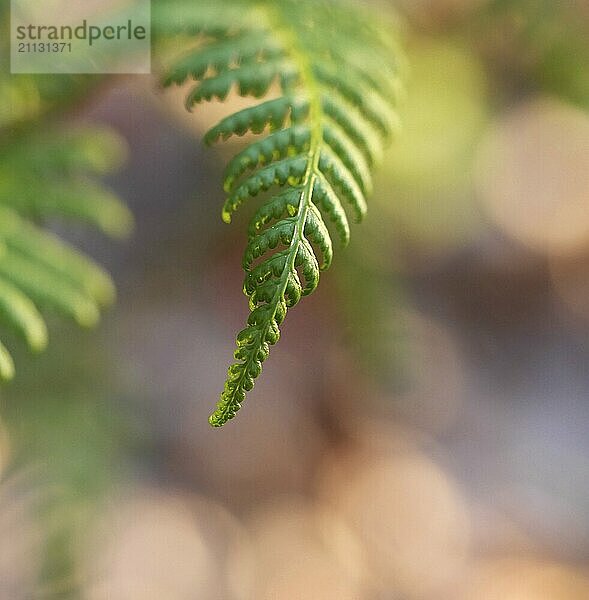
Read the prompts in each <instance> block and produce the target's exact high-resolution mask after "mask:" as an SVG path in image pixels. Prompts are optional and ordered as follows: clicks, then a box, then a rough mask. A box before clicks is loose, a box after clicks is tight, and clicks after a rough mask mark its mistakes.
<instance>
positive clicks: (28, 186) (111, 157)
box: [0, 129, 132, 378]
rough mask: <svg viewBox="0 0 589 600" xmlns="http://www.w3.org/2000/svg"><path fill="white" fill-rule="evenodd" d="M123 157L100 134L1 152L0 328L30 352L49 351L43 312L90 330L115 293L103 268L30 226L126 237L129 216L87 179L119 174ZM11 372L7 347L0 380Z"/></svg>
mask: <svg viewBox="0 0 589 600" xmlns="http://www.w3.org/2000/svg"><path fill="white" fill-rule="evenodd" d="M123 155H124V147H123V146H122V145H121V142H120V140H119V138H118V137H116V136H115V135H113V134H112V133H110V132H108V131H105V130H101V129H91V130H78V131H72V132H69V133H61V132H60V133H57V132H53V133H52V134H51V135H50V134H49V133H45V134H24V135H22V136H19V137H18V138H17V139H15V140H12V143H11V144H10V145H9V146H3V147H0V325H2V326H5V327H6V328H9V329H11V330H12V331H13V332H14V333H15V334H16V335H17V336H18V337H20V338H21V339H22V340H24V341H25V342H26V344H27V345H28V346H29V348H30V349H31V350H33V351H40V350H43V349H44V348H45V346H46V344H47V327H46V325H45V321H44V319H43V317H42V315H41V313H40V309H50V310H55V311H57V312H60V313H62V314H64V315H66V316H68V317H70V318H72V319H73V320H74V321H76V322H77V323H78V324H80V325H83V326H92V325H94V324H95V323H96V322H97V321H98V319H99V315H100V310H101V308H103V307H105V306H108V305H109V304H110V303H111V302H112V301H113V300H114V296H115V289H114V285H113V282H112V280H111V278H110V276H109V275H108V274H107V273H106V272H105V271H104V270H103V269H102V268H101V267H99V266H98V265H97V264H95V263H94V262H93V261H92V260H90V259H89V258H86V257H85V256H83V255H82V254H80V253H79V252H78V251H77V250H75V249H74V248H72V247H71V246H70V245H69V244H66V243H65V242H63V241H62V240H60V239H59V238H58V237H57V236H55V235H53V234H51V233H49V232H47V231H44V230H43V229H42V228H41V227H40V226H38V225H36V224H34V223H33V222H32V220H38V219H39V218H40V217H65V218H76V219H78V220H84V221H87V222H89V223H91V224H93V225H95V226H98V227H99V228H100V229H102V230H103V231H105V232H106V233H108V234H111V235H124V234H125V233H126V232H127V231H128V230H129V227H130V225H131V222H132V221H131V216H130V214H129V212H128V210H127V209H126V208H125V207H124V206H123V205H122V204H121V202H120V201H119V200H118V199H117V198H116V197H115V196H114V194H112V193H111V192H109V191H108V190H106V189H105V188H104V187H102V186H101V185H99V184H97V183H94V182H93V181H92V180H91V179H89V177H91V176H92V175H101V174H105V173H108V172H110V171H111V170H113V169H114V168H116V167H117V166H118V164H119V163H120V162H121V159H122V158H123ZM13 372H14V368H13V365H12V359H11V357H10V354H9V352H8V350H7V349H6V348H5V347H4V345H2V346H1V347H0V377H2V378H10V377H12V375H13Z"/></svg>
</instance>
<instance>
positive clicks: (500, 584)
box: [458, 558, 589, 600]
mask: <svg viewBox="0 0 589 600" xmlns="http://www.w3.org/2000/svg"><path fill="white" fill-rule="evenodd" d="M458 598H459V600H586V599H587V598H589V579H588V578H587V576H586V575H585V574H583V573H580V572H577V571H575V570H573V569H571V568H568V567H566V566H564V565H559V564H554V563H548V562H541V561H535V560H532V559H519V558H515V559H500V560H497V561H492V562H488V563H486V564H483V565H482V566H481V567H480V568H478V569H477V570H476V571H475V573H474V575H473V577H472V580H471V582H470V583H469V584H468V585H467V589H466V590H465V591H464V593H462V594H459V596H458Z"/></svg>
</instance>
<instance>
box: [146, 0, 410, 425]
mask: <svg viewBox="0 0 589 600" xmlns="http://www.w3.org/2000/svg"><path fill="white" fill-rule="evenodd" d="M160 6H161V13H160V14H157V13H156V20H155V22H156V26H158V27H159V29H160V33H162V34H164V35H167V36H173V35H174V34H175V35H181V34H185V35H186V34H190V33H195V32H198V33H200V35H199V37H198V45H197V47H196V48H195V49H193V50H191V51H190V52H189V53H188V54H187V55H186V56H184V57H182V58H180V59H179V60H178V61H177V62H176V63H175V64H172V65H171V66H170V67H169V68H168V69H167V76H165V78H164V79H165V83H166V84H172V83H173V84H182V83H184V82H186V81H188V80H194V81H196V85H195V86H194V87H193V88H192V90H191V91H190V92H189V94H188V97H187V101H186V105H187V107H188V108H189V109H190V110H191V109H192V108H193V106H194V104H197V103H200V102H202V101H205V100H210V99H212V98H218V99H220V100H224V99H225V98H226V97H227V96H228V95H229V93H230V92H231V91H232V90H235V91H236V92H237V93H238V94H239V95H241V96H252V97H254V98H261V97H263V96H264V95H265V94H266V93H267V91H268V90H269V89H270V88H271V86H273V85H275V84H278V85H279V87H280V90H281V95H280V97H278V98H275V99H270V100H265V101H262V102H260V103H257V104H256V105H254V106H252V107H249V108H246V109H244V110H241V111H239V112H237V113H235V114H233V115H230V116H228V117H227V118H225V119H223V120H222V121H221V122H220V123H218V124H217V125H216V126H214V127H213V128H212V129H211V130H210V131H209V132H208V133H207V134H206V135H205V141H206V142H207V143H208V144H211V143H213V142H215V141H217V140H218V139H223V140H226V139H228V138H229V137H231V136H233V135H237V136H242V135H244V134H245V133H247V132H252V133H254V134H261V133H265V134H266V135H265V137H263V138H261V139H257V140H255V141H254V142H252V143H251V144H250V145H249V146H248V147H247V148H245V149H244V150H243V151H241V152H240V153H238V154H237V155H236V156H235V157H234V158H233V159H232V160H231V161H230V162H229V164H228V165H227V168H226V171H225V177H224V189H225V191H226V193H227V199H226V201H225V203H224V206H223V210H222V217H223V220H225V221H226V222H230V221H231V219H232V217H233V214H234V213H235V212H236V211H237V210H238V208H239V207H240V206H241V205H242V204H243V203H245V202H247V201H249V199H250V198H252V197H255V196H258V195H261V194H263V195H264V200H263V201H262V204H261V205H260V206H259V208H258V209H257V210H256V211H255V214H254V216H253V218H252V220H251V223H250V226H249V229H248V238H249V239H248V243H247V247H246V250H245V254H244V260H243V267H244V270H245V271H246V277H245V282H244V292H245V294H246V295H247V296H248V298H249V305H250V310H251V313H250V315H249V318H248V321H247V326H246V328H245V329H243V330H242V331H241V332H240V333H239V334H238V336H237V350H236V352H235V359H236V361H237V362H236V363H235V364H233V365H232V366H231V367H230V368H229V372H228V377H227V381H226V383H225V388H224V391H223V393H222V395H221V400H220V402H219V404H218V406H217V409H216V410H215V412H214V413H213V414H212V415H211V417H210V419H209V421H210V423H211V425H213V426H215V427H218V426H221V425H223V424H224V423H226V422H227V421H228V420H229V419H231V418H233V417H234V416H235V414H236V412H237V411H238V410H239V408H240V407H241V404H242V403H243V401H244V399H245V397H246V393H247V392H248V391H250V390H251V389H252V388H253V386H254V381H255V379H256V378H257V377H258V376H259V375H260V373H261V371H262V363H263V362H264V361H265V360H266V358H267V357H268V355H269V352H270V346H271V345H273V344H275V343H276V342H277V341H278V339H279V337H280V330H279V326H280V325H281V323H282V321H283V320H284V318H285V316H286V313H287V310H288V309H289V308H292V307H293V306H295V305H296V304H297V303H298V302H299V300H300V299H301V297H302V296H305V295H308V294H310V293H311V292H312V291H314V290H315V288H316V287H317V284H318V282H319V273H320V271H321V270H324V269H327V268H328V267H329V265H330V264H331V260H332V254H333V249H332V241H331V237H330V233H329V231H328V228H327V226H326V223H325V221H326V220H327V221H330V222H332V223H333V224H334V227H335V230H336V232H337V234H338V236H339V238H340V240H341V242H343V243H344V244H345V243H347V241H348V239H349V235H350V228H349V224H348V217H347V215H346V208H347V209H348V211H349V212H350V213H351V215H352V216H353V218H354V220H355V221H360V220H362V218H363V216H364V214H365V213H366V196H367V195H368V194H370V193H371V190H372V176H371V170H372V168H373V167H374V166H375V165H376V164H377V163H378V162H379V160H380V158H381V156H382V152H383V149H384V147H385V145H386V144H387V142H388V140H389V139H390V138H391V136H392V135H393V133H394V132H395V130H396V128H397V126H398V117H397V103H398V100H399V97H400V95H401V85H400V80H399V76H400V63H401V59H400V54H399V52H398V50H397V46H396V44H395V42H394V40H393V39H392V38H391V37H390V32H387V27H386V26H385V25H383V24H382V19H379V20H378V21H381V22H380V23H379V22H378V21H377V19H376V18H375V17H374V16H372V15H369V14H367V13H366V12H365V11H361V10H359V9H355V8H352V7H349V6H346V5H343V4H341V3H336V2H331V1H318V0H315V1H311V0H299V1H295V0H281V1H279V2H277V1H273V0H263V1H259V2H247V3H246V2H240V1H239V0H236V1H233V2H229V3H228V4H226V3H223V7H222V8H220V7H219V9H217V10H215V8H214V7H212V6H211V5H210V3H204V6H206V8H205V9H204V10H203V11H202V12H201V10H200V9H201V4H200V3H196V6H194V4H192V6H194V9H193V11H190V9H189V8H188V6H187V5H186V4H185V3H183V2H182V1H180V0H178V1H175V2H167V3H162V4H161V5H160ZM237 14H239V18H237V19H236V18H235V15H237ZM179 15H182V19H180V16H179ZM266 192H268V193H269V194H266Z"/></svg>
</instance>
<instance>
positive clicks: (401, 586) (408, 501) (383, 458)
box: [318, 431, 470, 599]
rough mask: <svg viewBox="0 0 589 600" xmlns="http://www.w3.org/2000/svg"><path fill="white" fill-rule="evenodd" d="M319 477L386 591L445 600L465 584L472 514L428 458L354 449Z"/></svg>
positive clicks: (373, 576)
mask: <svg viewBox="0 0 589 600" xmlns="http://www.w3.org/2000/svg"><path fill="white" fill-rule="evenodd" d="M393 434H394V432H393V431H391V432H390V435H393ZM318 479H319V482H320V484H319V485H320V490H321V497H322V498H323V499H324V500H325V501H326V502H327V503H328V504H330V505H332V506H333V507H334V510H335V511H336V514H338V515H340V517H341V518H343V519H344V520H345V521H346V522H347V523H349V525H350V526H351V527H352V529H353V531H354V532H355V533H356V534H357V535H358V537H359V539H360V540H361V541H362V543H363V548H364V554H365V560H366V561H367V567H368V569H369V579H370V581H371V583H372V584H373V585H374V586H375V587H376V589H377V590H378V593H380V594H388V595H389V596H387V597H393V596H394V594H399V595H400V596H401V597H404V598H415V599H417V598H419V599H421V598H424V597H428V598H429V597H430V596H428V594H432V596H431V597H440V595H444V593H445V592H446V590H447V589H451V588H452V585H454V584H455V582H456V581H457V580H459V578H460V577H461V575H462V574H463V570H464V568H465V565H466V561H467V551H468V540H469V530H470V527H469V520H468V516H467V509H466V507H465V505H464V503H463V501H462V499H461V497H460V495H459V493H458V491H457V489H456V487H455V485H454V484H453V483H452V482H451V481H450V479H449V477H448V476H447V475H446V474H445V473H444V472H443V471H442V470H441V469H440V468H439V467H438V466H437V465H436V464H435V463H433V462H432V461H431V460H429V459H428V458H427V457H426V456H425V455H423V454H422V453H420V452H418V451H417V450H406V451H397V452H393V451H389V452H385V451H376V450H361V451H354V452H351V453H350V454H349V455H347V456H341V455H340V456H335V457H334V458H333V460H332V461H328V462H327V464H326V466H325V468H324V469H323V470H322V471H320V473H319V475H318ZM436 594H438V596H436Z"/></svg>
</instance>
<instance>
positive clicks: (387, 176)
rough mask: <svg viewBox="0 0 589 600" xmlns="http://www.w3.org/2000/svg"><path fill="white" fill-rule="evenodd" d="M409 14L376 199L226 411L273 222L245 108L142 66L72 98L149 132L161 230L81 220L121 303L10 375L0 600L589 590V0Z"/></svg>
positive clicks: (581, 596)
mask: <svg viewBox="0 0 589 600" xmlns="http://www.w3.org/2000/svg"><path fill="white" fill-rule="evenodd" d="M393 7H394V8H396V9H397V10H398V12H399V13H400V15H401V19H402V23H403V26H402V27H403V31H404V35H405V38H406V40H405V44H406V47H407V53H408V59H409V64H410V66H411V70H410V79H409V83H408V85H407V99H406V101H405V104H404V106H403V110H402V113H403V122H404V128H403V132H402V133H401V134H400V135H399V137H398V139H397V140H396V142H395V144H394V147H393V148H392V149H391V151H390V152H389V153H388V156H387V158H386V160H385V164H384V165H383V166H382V167H381V169H380V171H379V175H378V185H377V186H376V192H375V195H374V197H373V199H372V201H371V207H370V213H369V216H368V218H367V220H366V223H365V224H363V225H362V226H361V227H358V228H356V229H355V230H354V231H353V236H352V238H353V240H352V243H351V244H350V246H349V247H348V248H346V249H345V250H341V249H340V251H339V252H337V257H336V261H335V264H334V267H333V268H332V270H331V271H330V272H328V273H327V274H325V275H324V276H323V278H322V284H321V286H320V288H319V290H318V291H317V293H316V294H314V296H313V297H311V298H309V299H307V300H305V302H303V303H302V304H301V305H300V306H299V307H297V308H296V309H295V310H293V311H292V312H291V313H289V317H288V319H287V320H286V322H285V324H284V327H283V336H282V339H281V342H280V344H279V346H277V347H276V349H275V350H274V351H273V353H272V355H271V357H270V359H269V360H268V361H267V363H266V364H265V372H264V376H263V377H262V378H261V379H260V380H259V382H258V383H257V384H256V387H255V391H254V392H253V393H252V394H250V397H249V399H248V401H247V405H245V406H244V408H243V410H242V411H241V412H240V414H239V416H238V418H237V419H236V420H235V421H234V422H232V423H230V424H229V425H228V426H226V427H225V428H223V429H221V430H213V429H212V428H210V426H209V425H208V424H207V420H206V417H207V415H208V414H209V412H210V409H211V408H212V406H213V405H214V403H215V402H216V400H217V397H218V393H219V391H220V388H221V386H222V382H223V379H224V375H225V370H226V367H227V365H228V362H229V360H230V357H231V353H232V351H233V339H234V334H235V332H236V331H237V330H239V329H240V328H241V326H242V323H243V322H244V320H245V318H246V315H247V303H246V302H245V299H244V298H243V296H242V295H241V294H240V286H241V280H242V274H241V270H240V262H241V261H240V255H241V251H242V247H243V245H244V231H245V223H246V219H247V216H246V215H242V216H240V217H238V218H237V219H236V220H235V223H234V224H233V225H232V226H231V227H227V226H226V225H224V224H223V223H222V222H221V220H220V217H219V213H220V206H221V202H222V191H221V190H220V185H219V182H220V181H221V174H222V168H223V159H224V157H226V156H227V153H228V152H231V148H225V149H217V150H215V151H205V150H204V149H203V147H202V145H201V143H200V137H201V136H202V133H203V131H204V130H205V128H206V127H207V125H209V124H210V122H211V121H212V120H215V116H214V115H215V114H216V113H215V109H213V110H211V111H208V110H203V111H200V113H199V112H198V111H197V113H196V114H195V115H190V116H187V115H185V114H183V112H182V110H181V101H180V95H179V93H178V92H170V93H165V94H163V93H160V91H159V90H158V89H157V85H156V83H154V81H153V80H152V79H149V78H146V77H142V76H135V77H127V78H122V77H115V78H112V79H110V80H109V81H108V82H107V84H105V85H103V86H102V87H100V88H98V89H96V90H94V91H93V93H92V95H91V97H90V98H89V99H86V100H85V101H84V102H82V103H75V104H74V105H73V106H69V107H68V110H67V112H66V113H64V115H63V117H62V119H65V120H66V122H67V123H70V124H84V125H86V124H88V123H91V124H94V123H99V124H103V125H106V126H108V127H111V128H113V129H114V130H115V131H117V132H118V133H119V134H120V135H122V136H123V137H124V138H125V139H126V141H127V144H128V147H129V158H128V161H127V165H126V167H125V168H124V169H123V170H122V171H120V173H119V174H118V175H116V176H114V177H112V178H111V179H110V180H109V181H108V183H109V185H110V186H111V188H112V189H114V190H115V191H116V192H117V194H119V195H120V196H121V197H123V198H124V199H125V200H126V202H127V203H128V204H129V206H130V207H131V208H132V210H133V212H134V214H135V217H136V231H135V234H134V235H133V237H132V238H130V239H129V241H127V242H121V243H115V244H112V243H110V242H106V241H105V240H104V239H103V238H102V237H100V236H99V235H97V234H94V233H92V232H91V231H89V230H87V229H85V228H81V227H80V228H79V229H73V230H72V228H71V227H68V228H67V229H65V228H61V226H60V225H59V224H58V225H56V226H55V227H56V228H57V229H58V230H59V232H60V233H62V232H63V233H64V234H65V235H67V236H69V239H72V240H74V241H75V242H76V243H77V244H78V245H80V246H81V247H83V248H84V249H85V250H87V251H88V252H89V253H90V254H92V255H93V256H95V257H96V258H97V259H98V260H99V261H100V262H102V264H104V265H105V266H107V267H108V269H109V270H110V271H111V272H112V273H113V275H114V278H115V280H116V281H117V285H118V288H119V298H118V302H117V306H116V307H115V309H114V310H112V311H111V312H110V313H109V314H108V315H107V316H106V317H105V319H104V320H103V322H102V324H101V326H100V327H99V329H98V330H97V331H96V332H93V333H91V334H89V333H88V332H83V331H78V330H77V329H76V328H75V327H73V326H69V325H67V324H66V325H64V324H63V323H58V322H56V323H54V324H52V338H53V342H52V344H51V346H50V349H49V350H48V351H47V352H46V353H45V354H43V355H41V356H36V357H33V358H31V357H26V356H24V354H25V352H24V351H22V352H21V354H22V356H20V357H19V360H18V364H19V370H18V374H17V378H16V381H15V382H14V383H12V384H10V385H9V386H7V387H4V388H3V389H2V391H1V396H0V404H1V411H0V414H1V415H2V416H1V421H0V423H1V425H0V469H1V471H2V475H1V482H0V598H3V599H4V598H6V599H7V600H30V599H33V598H35V599H36V598H84V599H89V600H106V599H108V600H155V599H158V600H159V599H163V598H165V599H166V600H254V599H255V600H302V599H304V600H307V599H313V600H331V599H334V600H348V599H350V600H352V599H353V600H396V599H399V600H434V599H435V600H585V599H587V598H589V436H588V435H587V432H588V430H589V402H588V401H587V398H588V395H589V369H588V365H589V112H588V111H589V4H587V2H586V1H585V0H571V1H570V2H557V1H556V0H470V1H469V0H399V1H398V2H397V3H395V4H394V5H393V4H392V3H391V4H390V5H389V6H387V7H386V8H393ZM179 107H180V108H179ZM223 110H227V107H224V109H223Z"/></svg>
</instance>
